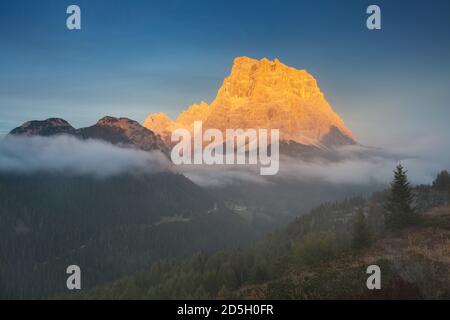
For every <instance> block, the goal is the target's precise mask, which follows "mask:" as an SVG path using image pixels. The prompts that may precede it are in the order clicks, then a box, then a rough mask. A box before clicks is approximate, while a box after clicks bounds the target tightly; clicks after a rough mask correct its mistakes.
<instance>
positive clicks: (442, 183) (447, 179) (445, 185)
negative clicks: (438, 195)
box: [433, 170, 450, 191]
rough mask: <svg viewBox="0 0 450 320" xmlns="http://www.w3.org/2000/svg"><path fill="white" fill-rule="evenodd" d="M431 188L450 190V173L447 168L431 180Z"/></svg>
mask: <svg viewBox="0 0 450 320" xmlns="http://www.w3.org/2000/svg"><path fill="white" fill-rule="evenodd" d="M433 188H436V189H438V190H442V191H447V190H450V173H448V171H447V170H444V171H442V172H441V173H439V174H438V175H437V177H436V179H435V180H434V181H433Z"/></svg>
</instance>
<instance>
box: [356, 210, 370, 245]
mask: <svg viewBox="0 0 450 320" xmlns="http://www.w3.org/2000/svg"><path fill="white" fill-rule="evenodd" d="M370 238H371V236H370V230H369V226H368V224H367V219H366V216H365V215H364V213H363V211H362V210H360V211H358V213H357V214H356V217H355V222H354V224H353V238H352V247H353V248H354V249H362V248H366V247H368V246H369V245H370V242H371V241H370V240H371V239H370Z"/></svg>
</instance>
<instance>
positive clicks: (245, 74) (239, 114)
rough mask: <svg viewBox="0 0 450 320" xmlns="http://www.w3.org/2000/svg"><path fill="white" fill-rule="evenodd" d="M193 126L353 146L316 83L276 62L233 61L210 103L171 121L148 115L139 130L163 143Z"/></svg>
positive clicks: (167, 118)
mask: <svg viewBox="0 0 450 320" xmlns="http://www.w3.org/2000/svg"><path fill="white" fill-rule="evenodd" d="M195 120H200V121H203V127H204V129H208V128H216V129H220V130H222V131H224V130H225V129H237V128H242V129H246V128H254V129H260V128H265V129H279V130H280V138H281V140H282V141H292V142H295V143H299V144H303V145H313V146H324V147H335V146H341V145H348V144H355V143H356V142H355V139H354V137H353V134H352V132H351V131H350V130H349V129H348V128H347V127H346V126H345V124H344V121H343V120H342V119H341V118H340V117H339V115H338V114H337V113H335V112H334V111H333V109H332V108H331V107H330V105H329V104H328V102H327V101H326V99H325V97H324V94H323V93H322V92H321V90H320V88H319V86H318V84H317V81H316V79H315V78H314V77H313V76H312V75H311V74H309V73H308V72H307V71H305V70H297V69H295V68H291V67H289V66H286V65H284V64H283V63H281V62H280V61H279V60H278V59H275V60H274V61H270V60H268V59H266V58H264V59H262V60H259V61H258V60H255V59H251V58H247V57H239V58H236V59H235V61H234V64H233V67H232V70H231V74H230V75H229V76H228V77H227V78H225V80H224V82H223V84H222V86H221V88H220V89H219V91H218V94H217V96H216V98H215V100H214V101H213V102H212V103H211V104H210V105H208V104H207V103H205V102H202V103H200V104H198V105H197V104H194V105H192V106H190V107H189V108H188V109H187V110H186V111H184V112H182V113H181V114H180V115H179V117H178V118H177V119H176V121H172V120H171V119H170V118H169V117H168V116H167V115H165V114H163V113H159V114H151V115H149V116H148V118H147V119H146V120H145V123H144V126H145V127H147V128H149V129H150V130H152V131H154V132H156V133H158V134H160V135H161V136H162V137H163V138H164V139H165V140H166V142H167V141H168V140H169V139H170V133H171V132H172V131H173V130H175V129H177V128H186V129H189V130H192V129H193V122H194V121H195Z"/></svg>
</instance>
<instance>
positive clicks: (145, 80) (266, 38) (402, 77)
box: [0, 0, 450, 144]
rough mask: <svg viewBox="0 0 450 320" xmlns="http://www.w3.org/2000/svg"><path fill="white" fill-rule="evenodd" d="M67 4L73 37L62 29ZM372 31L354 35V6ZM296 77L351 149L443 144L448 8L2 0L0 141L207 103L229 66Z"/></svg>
mask: <svg viewBox="0 0 450 320" xmlns="http://www.w3.org/2000/svg"><path fill="white" fill-rule="evenodd" d="M70 4H78V5H79V6H80V7H81V10H82V30H81V31H68V30H67V29H66V25H65V21H66V17H67V15H66V12H65V11H66V8H67V6H68V5H70ZM370 4H377V5H379V6H380V7H381V10H382V28H383V29H382V30H381V31H369V30H368V29H367V28H366V18H367V15H366V14H365V11H366V8H367V6H368V5H370ZM241 55H246V56H250V57H253V58H258V59H260V58H262V57H268V58H269V59H273V58H275V57H278V58H279V59H280V60H281V61H282V62H284V63H285V64H288V65H290V66H293V67H296V68H299V69H307V70H308V71H309V72H311V73H312V74H313V75H314V76H315V77H316V78H317V80H318V82H319V85H320V87H321V89H322V90H323V91H324V93H325V96H326V98H327V99H328V101H329V102H330V104H331V105H332V107H333V108H334V109H335V110H336V111H337V112H338V113H339V114H340V115H341V116H342V117H343V118H344V120H345V121H346V123H347V125H348V127H350V129H352V130H353V131H354V133H355V135H356V137H357V138H358V140H360V141H361V142H363V143H368V144H383V142H385V141H386V140H387V139H398V140H402V139H406V138H407V137H411V135H421V134H436V135H442V134H446V135H449V136H450V129H449V128H448V123H449V119H450V90H449V89H450V1H448V0H442V1H439V0H434V1H400V0H395V1H392V0H390V1H362V0H359V1H357V0H345V1H339V0H335V1H323V0H322V1H300V0H295V1H279V0H278V1H275V0H274V1H245V0H241V1H231V0H227V1H225V0H208V1H199V0H185V1H170V0H164V1H151V0H146V1H144V0H129V1H125V0H123V1H119V0H108V1H100V0H86V1H82V0H72V1H63V0H58V1H57V0H40V1H39V0H37V1H21V0H14V1H10V0H6V1H5V0H2V1H1V2H0V132H1V131H6V130H10V129H12V128H13V127H15V126H17V125H19V124H20V123H22V122H24V121H26V120H30V119H45V118H48V117H53V116H58V117H62V118H65V119H66V120H68V121H69V122H71V123H72V124H73V125H74V126H76V127H79V126H85V125H90V124H93V123H95V122H96V120H97V119H98V118H100V117H102V116H104V115H112V116H126V117H130V118H133V119H135V120H138V121H143V120H144V118H145V116H146V115H147V114H148V113H151V112H159V111H164V112H166V113H168V114H169V115H170V116H172V117H175V116H176V115H177V114H178V113H179V112H180V111H181V110H183V109H185V108H186V107H187V106H188V105H190V104H192V103H194V102H199V101H201V100H206V101H207V102H211V100H212V99H213V98H214V96H215V94H216V92H217V89H218V88H219V87H220V84H221V82H222V80H223V78H224V77H225V76H226V75H227V74H228V73H229V70H230V68H231V64H232V61H233V59H234V57H236V56H241Z"/></svg>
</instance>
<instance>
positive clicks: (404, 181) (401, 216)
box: [384, 164, 416, 229]
mask: <svg viewBox="0 0 450 320" xmlns="http://www.w3.org/2000/svg"><path fill="white" fill-rule="evenodd" d="M407 172H408V171H407V170H405V169H404V168H403V166H402V165H401V164H399V165H398V166H397V168H396V170H395V171H394V180H393V181H392V183H391V190H390V195H389V198H388V201H387V204H386V207H385V215H384V217H385V223H386V227H388V228H389V229H398V228H402V227H405V226H408V225H411V224H413V223H414V222H415V220H416V213H415V210H414V208H413V195H412V192H411V187H410V184H409V181H408V177H407V175H406V173H407Z"/></svg>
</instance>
